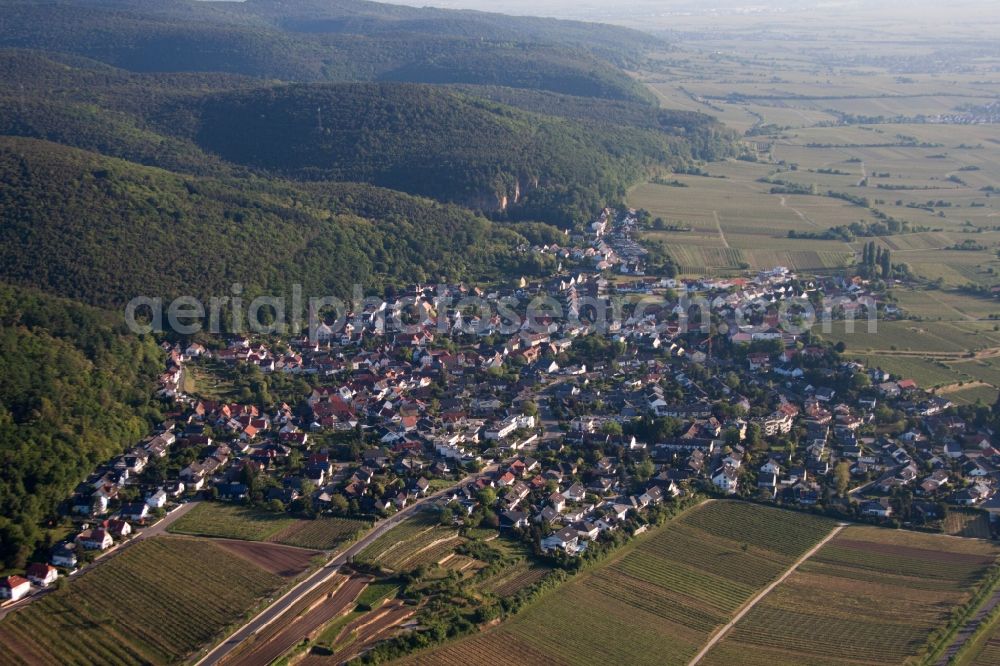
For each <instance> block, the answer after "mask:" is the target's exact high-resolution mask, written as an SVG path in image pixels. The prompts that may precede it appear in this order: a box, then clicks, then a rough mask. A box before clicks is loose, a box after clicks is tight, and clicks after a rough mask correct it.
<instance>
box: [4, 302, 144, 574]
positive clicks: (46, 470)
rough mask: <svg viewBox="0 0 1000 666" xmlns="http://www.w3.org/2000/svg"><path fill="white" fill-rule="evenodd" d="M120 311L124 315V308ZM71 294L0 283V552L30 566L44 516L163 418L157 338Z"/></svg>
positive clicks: (10, 560)
mask: <svg viewBox="0 0 1000 666" xmlns="http://www.w3.org/2000/svg"><path fill="white" fill-rule="evenodd" d="M118 318H119V319H120V317H118ZM114 320H115V317H113V316H110V315H108V314H106V313H103V312H100V311H97V310H93V309H91V308H88V307H85V306H82V305H79V304H77V303H74V302H72V301H67V300H63V299H57V298H53V297H51V296H45V295H43V294H40V293H35V292H33V291H28V290H23V289H17V288H12V287H10V286H8V285H3V284H0V558H2V560H3V561H4V563H5V564H6V565H7V566H14V567H23V566H24V563H25V561H26V560H27V558H28V557H29V556H30V555H31V551H32V550H33V549H34V547H35V544H36V543H37V542H38V541H39V540H40V539H42V538H43V536H44V535H43V533H42V531H41V528H40V525H41V524H42V522H43V519H45V518H46V517H48V516H51V515H52V513H53V511H54V510H55V508H56V507H57V506H58V505H59V503H60V502H62V500H63V499H64V498H65V497H66V496H67V495H68V494H69V493H70V492H71V491H72V490H73V488H74V487H75V486H76V484H77V483H79V482H80V480H81V479H82V478H83V477H84V476H86V475H87V474H88V473H89V472H90V471H91V470H93V468H94V466H95V465H96V464H97V463H99V462H102V461H104V460H106V459H108V458H109V457H110V456H112V455H114V454H116V453H119V452H121V451H122V450H124V448H125V447H127V446H130V445H132V444H134V443H135V442H137V441H138V440H139V439H140V438H141V437H142V435H143V434H144V433H145V432H146V431H147V430H148V428H149V427H150V422H151V421H154V420H155V419H158V418H162V417H161V415H160V414H159V413H158V411H157V407H156V405H155V404H154V403H152V402H151V400H152V394H153V388H154V386H155V384H154V380H155V378H156V375H157V373H158V372H160V371H161V370H162V368H163V358H162V352H161V350H160V349H159V348H158V347H157V346H156V344H155V343H154V342H153V341H152V340H151V339H141V338H138V337H136V336H134V335H130V334H127V333H126V332H125V331H123V330H120V329H119V328H118V327H116V326H115V325H114V324H113V323H111V322H113V321H114Z"/></svg>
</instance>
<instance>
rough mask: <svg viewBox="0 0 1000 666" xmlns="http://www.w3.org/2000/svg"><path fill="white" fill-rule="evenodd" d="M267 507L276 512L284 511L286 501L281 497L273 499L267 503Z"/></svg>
mask: <svg viewBox="0 0 1000 666" xmlns="http://www.w3.org/2000/svg"><path fill="white" fill-rule="evenodd" d="M267 509H268V511H273V512H274V513H284V512H285V503H284V502H282V501H281V500H280V499H273V500H271V501H270V502H268V503H267Z"/></svg>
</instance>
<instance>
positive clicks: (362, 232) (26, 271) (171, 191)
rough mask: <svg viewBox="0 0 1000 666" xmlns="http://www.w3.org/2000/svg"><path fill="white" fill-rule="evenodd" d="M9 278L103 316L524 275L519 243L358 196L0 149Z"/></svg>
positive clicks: (4, 263)
mask: <svg viewBox="0 0 1000 666" xmlns="http://www.w3.org/2000/svg"><path fill="white" fill-rule="evenodd" d="M0 180H2V181H3V182H4V183H5V184H6V187H4V188H2V189H0V217H2V218H3V219H4V221H5V224H4V225H3V226H2V227H0V271H2V272H0V278H2V279H5V280H9V281H13V282H17V283H19V284H25V285H33V286H38V287H41V288H44V289H46V290H49V291H52V292H54V293H58V294H61V295H65V296H71V297H74V298H79V299H82V300H85V301H87V302H90V303H96V304H101V305H109V306H110V305H122V304H123V303H125V302H127V301H128V300H129V299H131V298H133V297H134V296H137V295H140V294H145V295H151V296H163V297H170V296H176V295H178V294H187V293H191V294H194V295H199V296H201V295H208V294H220V293H222V294H225V293H228V290H229V288H230V286H231V285H232V283H234V282H240V283H242V284H244V285H245V286H246V288H247V290H248V292H251V293H252V292H254V291H262V290H269V291H271V292H276V293H278V292H280V293H287V290H288V287H289V286H290V285H291V284H293V283H299V284H302V285H303V289H304V290H305V292H306V293H307V294H312V295H326V294H335V295H340V296H347V295H349V294H350V293H351V285H352V284H354V283H355V282H357V283H360V284H363V285H365V286H369V287H370V286H378V285H381V284H382V283H383V282H389V283H398V282H403V281H412V280H429V279H439V278H441V277H447V278H451V279H469V278H475V279H484V278H487V277H489V276H490V275H493V276H497V275H499V274H500V273H501V272H506V271H518V270H520V269H521V268H522V266H521V262H522V261H525V258H523V257H521V256H520V255H519V254H518V253H517V251H516V246H517V245H519V244H522V243H524V242H525V240H524V239H523V238H522V237H521V236H519V235H518V234H516V233H514V232H512V231H508V230H506V229H503V228H498V227H497V226H496V225H495V224H493V223H491V222H489V221H487V220H486V219H484V218H482V217H477V216H476V215H474V214H472V213H471V212H469V211H467V210H464V209H461V208H458V207H455V206H446V205H440V204H436V203H433V202H430V201H426V200H420V199H415V198H413V197H410V196H407V195H404V194H400V193H398V192H392V191H389V190H384V189H378V188H374V187H370V186H365V185H358V184H336V183H316V184H313V185H312V186H310V187H309V188H308V189H307V188H304V187H297V186H295V185H293V184H290V183H282V182H271V181H265V180H263V179H250V180H247V179H239V180H236V179H218V178H197V177H190V176H181V175H177V174H173V173H170V172H168V171H163V170H160V169H155V168H147V167H140V166H138V165H136V164H133V163H130V162H125V161H122V160H117V159H111V158H107V157H102V156H99V155H96V154H93V153H88V152H83V151H79V150H75V149H70V148H66V147H63V146H58V145H55V144H52V143H47V142H43V141H37V140H31V139H20V138H9V137H8V138H0Z"/></svg>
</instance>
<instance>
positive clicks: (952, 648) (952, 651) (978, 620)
mask: <svg viewBox="0 0 1000 666" xmlns="http://www.w3.org/2000/svg"><path fill="white" fill-rule="evenodd" d="M997 605H1000V589H998V590H996V591H995V592H994V593H993V596H991V597H990V598H989V599H987V600H986V603H984V604H983V605H982V606H980V607H979V610H977V611H976V613H975V615H973V616H972V617H971V618H969V620H968V621H967V622H966V623H965V624H964V625H962V628H961V629H959V630H958V633H956V634H955V638H954V639H953V640H952V641H951V644H950V645H949V646H948V648H947V649H946V650H945V651H944V653H943V654H942V655H941V658H940V659H938V660H937V664H936V666H947V665H948V664H949V663H951V660H952V659H954V658H955V655H956V654H958V651H959V650H960V649H962V646H963V645H965V643H966V642H967V641H968V640H969V639H970V638H972V636H973V635H974V634H975V633H976V631H977V630H978V629H979V625H981V624H982V623H983V620H985V619H986V616H987V615H989V614H990V612H992V611H993V609H994V608H996V607H997Z"/></svg>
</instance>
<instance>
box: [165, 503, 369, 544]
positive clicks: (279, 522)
mask: <svg viewBox="0 0 1000 666" xmlns="http://www.w3.org/2000/svg"><path fill="white" fill-rule="evenodd" d="M368 527H370V524H369V523H367V522H365V521H362V520H354V519H349V518H336V517H327V516H324V517H320V518H316V519H313V520H309V519H300V518H293V517H291V516H288V515H286V514H276V513H269V512H266V511H260V510H257V509H253V508H250V507H246V506H242V505H238V504H225V503H222V502H203V503H201V504H199V505H198V506H197V507H195V508H194V510H192V511H190V512H188V513H187V514H185V515H184V516H182V517H181V518H180V519H179V520H178V521H177V522H175V523H174V524H173V525H171V526H170V528H169V531H170V532H173V533H175V534H191V535H195V536H209V537H219V538H224V539H243V540H246V541H270V542H274V543H282V544H285V545H289V546H298V547H300V548H310V549H315V550H332V549H334V548H336V547H337V546H338V545H340V544H341V543H343V542H344V541H347V540H350V539H352V538H353V537H355V536H356V535H357V534H358V533H359V532H361V531H363V530H365V529H367V528H368Z"/></svg>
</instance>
